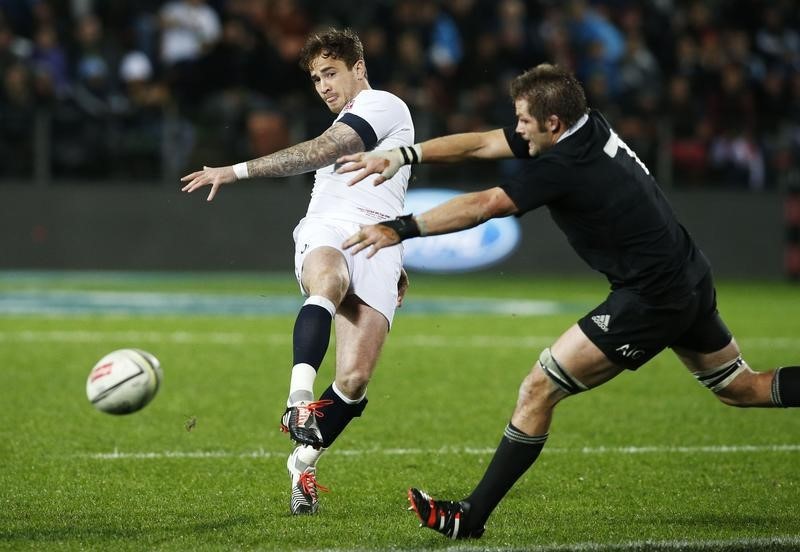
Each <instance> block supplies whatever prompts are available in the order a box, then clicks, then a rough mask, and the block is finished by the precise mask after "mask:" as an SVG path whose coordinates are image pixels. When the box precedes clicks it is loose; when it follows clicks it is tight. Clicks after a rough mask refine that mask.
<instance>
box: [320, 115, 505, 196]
mask: <svg viewBox="0 0 800 552" xmlns="http://www.w3.org/2000/svg"><path fill="white" fill-rule="evenodd" d="M513 156H514V153H513V152H512V151H511V147H510V146H509V145H508V140H506V137H505V134H504V133H503V129H496V130H490V131H488V132H466V133H463V134H451V135H449V136H442V137H440V138H433V139H431V140H428V141H427V142H422V143H421V144H416V145H414V147H413V148H408V147H405V148H396V149H393V150H388V151H372V152H369V153H356V154H353V155H345V156H343V157H340V158H339V159H337V160H336V161H337V163H347V164H346V165H344V166H342V167H340V168H339V169H338V170H337V171H336V172H338V173H340V174H341V173H348V172H353V171H358V170H361V172H360V173H358V174H357V175H355V177H353V179H352V180H351V181H350V182H349V184H350V185H351V186H352V185H353V184H356V183H357V182H361V181H362V180H363V179H364V178H366V177H367V176H369V175H371V174H376V173H379V176H378V177H377V178H376V179H375V181H374V184H375V186H377V185H378V184H382V183H383V182H386V181H387V180H388V179H390V178H391V177H392V176H394V174H395V173H396V172H397V171H398V169H399V168H400V167H402V166H403V165H410V164H413V163H421V162H422V161H423V160H424V161H425V163H456V162H458V161H465V160H474V159H505V158H509V157H513Z"/></svg>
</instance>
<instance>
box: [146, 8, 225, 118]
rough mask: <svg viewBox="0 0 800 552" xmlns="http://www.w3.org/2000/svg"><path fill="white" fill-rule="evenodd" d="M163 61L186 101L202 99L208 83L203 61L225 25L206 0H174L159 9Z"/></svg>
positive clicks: (171, 79) (181, 97)
mask: <svg viewBox="0 0 800 552" xmlns="http://www.w3.org/2000/svg"><path fill="white" fill-rule="evenodd" d="M159 20H160V25H161V51H160V62H161V64H162V66H163V68H164V71H165V72H166V78H167V82H168V83H169V84H170V86H171V87H172V89H173V91H174V93H175V94H176V96H177V97H178V98H179V100H181V101H183V102H190V103H191V102H194V101H197V100H198V99H200V98H201V97H202V96H203V94H204V92H205V91H206V90H205V88H206V86H207V84H206V79H205V78H204V75H203V66H202V61H203V59H204V58H205V56H206V54H207V53H208V52H209V51H210V50H211V48H212V47H213V46H214V44H216V43H217V41H218V40H219V38H220V35H221V30H222V25H221V22H220V18H219V15H218V14H217V12H216V11H215V10H214V9H213V8H211V7H210V6H208V5H207V3H206V0H171V1H170V2H167V3H166V4H165V5H164V7H163V8H161V10H160V11H159Z"/></svg>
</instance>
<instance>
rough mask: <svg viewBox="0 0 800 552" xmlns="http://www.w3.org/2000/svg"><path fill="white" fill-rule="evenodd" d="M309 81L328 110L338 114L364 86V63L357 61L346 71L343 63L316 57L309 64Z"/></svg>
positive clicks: (329, 58) (328, 58) (338, 60)
mask: <svg viewBox="0 0 800 552" xmlns="http://www.w3.org/2000/svg"><path fill="white" fill-rule="evenodd" d="M311 81H312V82H313V83H314V88H315V89H316V90H317V94H319V96H320V98H322V101H323V102H325V105H327V106H328V109H330V110H331V111H333V112H334V113H339V112H340V111H341V110H342V108H344V106H345V105H347V102H349V101H350V100H352V99H353V98H355V97H356V94H358V93H359V92H360V91H361V90H362V89H363V86H364V83H365V82H366V81H365V78H364V62H363V61H361V60H359V61H357V62H356V63H355V64H354V65H353V67H352V69H348V68H347V65H346V64H345V62H344V61H342V60H340V59H334V58H332V57H327V58H326V57H322V56H317V58H315V59H314V61H312V62H311Z"/></svg>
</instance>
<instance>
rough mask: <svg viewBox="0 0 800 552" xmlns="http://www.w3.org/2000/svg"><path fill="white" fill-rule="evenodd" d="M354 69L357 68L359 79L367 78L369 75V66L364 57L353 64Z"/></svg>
mask: <svg viewBox="0 0 800 552" xmlns="http://www.w3.org/2000/svg"><path fill="white" fill-rule="evenodd" d="M353 69H355V70H356V78H357V79H358V80H363V79H364V78H366V75H367V66H366V64H365V63H364V60H363V59H359V60H358V61H357V62H355V63H354V64H353Z"/></svg>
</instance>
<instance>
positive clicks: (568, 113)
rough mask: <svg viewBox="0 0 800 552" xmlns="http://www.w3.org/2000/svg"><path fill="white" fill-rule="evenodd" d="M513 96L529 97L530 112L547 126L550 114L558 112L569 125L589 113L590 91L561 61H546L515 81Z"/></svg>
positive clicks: (516, 97) (541, 127)
mask: <svg viewBox="0 0 800 552" xmlns="http://www.w3.org/2000/svg"><path fill="white" fill-rule="evenodd" d="M511 98H512V99H513V100H514V101H517V100H519V99H524V100H527V101H528V109H529V110H530V114H531V115H532V116H533V117H534V118H535V119H536V120H537V121H538V122H539V126H540V129H542V130H543V128H544V122H545V121H546V120H547V118H548V117H549V116H550V115H556V116H557V117H558V118H559V119H561V121H562V122H563V123H564V124H565V125H566V127H567V128H569V127H571V126H572V125H574V124H575V123H576V122H578V119H580V118H581V117H582V116H583V115H584V114H585V113H586V109H587V108H586V94H585V93H584V91H583V87H582V86H581V83H579V82H578V79H576V78H575V77H574V76H573V75H572V73H570V72H569V71H566V70H564V69H562V68H560V67H558V66H557V65H550V64H549V63H542V64H540V65H537V66H536V67H534V68H533V69H529V70H527V71H525V72H524V73H523V74H521V75H520V76H518V77H516V78H515V79H514V80H513V81H511Z"/></svg>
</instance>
